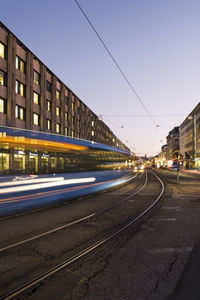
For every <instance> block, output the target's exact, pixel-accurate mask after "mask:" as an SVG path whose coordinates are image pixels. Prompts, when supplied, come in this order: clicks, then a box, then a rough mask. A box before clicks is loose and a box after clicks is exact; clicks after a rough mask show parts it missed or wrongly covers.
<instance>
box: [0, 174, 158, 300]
mask: <svg viewBox="0 0 200 300" xmlns="http://www.w3.org/2000/svg"><path fill="white" fill-rule="evenodd" d="M152 172H153V171H152ZM153 174H154V176H155V177H156V178H157V180H158V181H159V183H160V185H161V191H159V194H158V195H157V197H156V200H154V201H152V203H151V205H150V206H149V207H147V208H145V210H143V211H142V212H141V213H140V214H138V215H137V216H134V218H132V219H130V220H128V222H127V221H125V222H124V223H123V225H121V224H120V225H118V226H117V229H115V230H113V231H111V232H110V233H108V234H105V236H104V237H102V238H99V239H98V240H97V241H95V242H93V243H92V244H91V245H90V246H87V247H85V248H84V249H82V250H80V251H78V253H76V254H74V255H71V256H70V258H68V259H65V260H63V262H61V263H58V264H56V266H54V267H52V268H50V269H49V270H47V271H45V272H43V274H42V275H37V276H36V277H35V279H32V280H30V281H29V282H28V283H27V284H24V285H23V284H22V286H21V288H19V289H15V291H14V292H10V293H7V296H3V298H2V299H14V298H16V297H18V296H19V295H20V294H23V293H24V292H25V291H27V290H29V289H30V288H32V287H33V286H35V285H37V284H38V283H40V282H42V281H43V280H45V279H46V278H48V277H50V276H51V275H53V274H55V273H57V272H58V271H60V270H62V269H64V268H66V267H67V266H69V265H70V264H72V263H73V262H75V261H77V260H78V259H80V258H82V257H84V256H85V255H87V254H89V253H91V252H92V251H93V250H95V249H97V248H98V247H100V246H101V245H103V244H105V243H106V242H108V241H109V240H111V239H112V238H114V237H116V236H117V235H119V234H120V233H121V232H122V231H124V230H125V229H126V228H128V227H129V226H131V225H132V224H134V223H135V222H137V221H138V220H139V219H141V218H142V217H143V216H144V215H145V214H146V213H148V212H149V210H150V209H151V208H152V207H154V206H155V205H156V203H157V202H158V201H159V200H160V198H161V196H162V194H163V192H164V185H163V182H162V181H161V180H160V178H159V177H158V176H157V175H156V174H155V173H154V172H153ZM146 181H147V178H146ZM146 181H145V183H146ZM145 186H146V184H145ZM143 188H144V187H143ZM139 190H140V191H141V190H142V188H140V189H139ZM135 193H136V192H135ZM135 193H134V194H135ZM132 196H133V195H129V196H128V197H126V198H124V199H122V200H121V201H118V203H120V202H121V203H123V202H125V199H127V198H128V199H130V198H131V197H132ZM128 199H127V200H128ZM118 205H119V204H115V205H113V207H116V206H118ZM109 209H111V208H109ZM109 209H108V208H107V209H104V210H102V211H105V210H107V211H108V210H109ZM101 213H102V212H101Z"/></svg>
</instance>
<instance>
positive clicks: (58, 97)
mask: <svg viewBox="0 0 200 300" xmlns="http://www.w3.org/2000/svg"><path fill="white" fill-rule="evenodd" d="M56 99H58V100H61V92H60V91H58V90H56Z"/></svg>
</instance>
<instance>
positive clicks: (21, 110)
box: [15, 105, 26, 120]
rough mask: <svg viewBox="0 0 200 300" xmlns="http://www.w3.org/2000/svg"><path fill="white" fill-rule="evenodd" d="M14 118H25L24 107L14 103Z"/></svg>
mask: <svg viewBox="0 0 200 300" xmlns="http://www.w3.org/2000/svg"><path fill="white" fill-rule="evenodd" d="M15 118H16V119H20V120H25V119H26V110H25V108H23V107H21V106H19V105H16V106H15Z"/></svg>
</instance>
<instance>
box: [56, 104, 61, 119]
mask: <svg viewBox="0 0 200 300" xmlns="http://www.w3.org/2000/svg"><path fill="white" fill-rule="evenodd" d="M56 116H58V117H60V107H58V106H56Z"/></svg>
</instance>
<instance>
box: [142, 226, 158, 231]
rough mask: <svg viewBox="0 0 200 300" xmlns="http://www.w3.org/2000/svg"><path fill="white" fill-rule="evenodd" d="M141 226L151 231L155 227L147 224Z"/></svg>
mask: <svg viewBox="0 0 200 300" xmlns="http://www.w3.org/2000/svg"><path fill="white" fill-rule="evenodd" d="M142 228H144V229H148V230H151V231H154V230H155V229H154V228H152V227H150V226H147V225H142Z"/></svg>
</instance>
